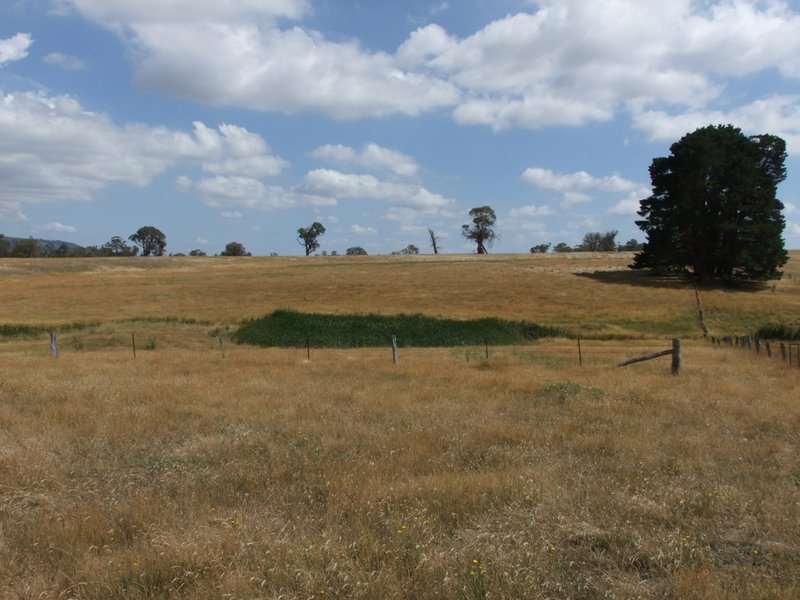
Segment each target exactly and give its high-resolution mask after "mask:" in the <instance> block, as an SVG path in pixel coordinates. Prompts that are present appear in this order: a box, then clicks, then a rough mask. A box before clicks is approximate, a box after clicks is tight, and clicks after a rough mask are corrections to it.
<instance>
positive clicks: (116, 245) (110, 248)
mask: <svg viewBox="0 0 800 600" xmlns="http://www.w3.org/2000/svg"><path fill="white" fill-rule="evenodd" d="M100 253H101V254H102V255H103V256H136V255H137V254H138V253H139V248H138V247H136V246H129V245H128V244H127V243H126V242H125V240H123V239H122V238H121V237H120V236H118V235H115V236H113V237H112V238H111V239H110V240H109V241H107V242H106V243H105V244H103V245H102V246H101V247H100Z"/></svg>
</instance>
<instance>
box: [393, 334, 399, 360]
mask: <svg viewBox="0 0 800 600" xmlns="http://www.w3.org/2000/svg"><path fill="white" fill-rule="evenodd" d="M392 362H393V363H394V364H398V363H399V362H400V359H399V358H398V357H397V337H395V336H392Z"/></svg>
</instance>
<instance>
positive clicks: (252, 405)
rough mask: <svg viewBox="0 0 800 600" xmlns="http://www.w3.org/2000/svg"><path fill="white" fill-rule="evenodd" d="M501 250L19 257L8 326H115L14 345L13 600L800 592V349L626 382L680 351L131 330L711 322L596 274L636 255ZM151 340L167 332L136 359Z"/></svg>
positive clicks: (783, 298)
mask: <svg viewBox="0 0 800 600" xmlns="http://www.w3.org/2000/svg"><path fill="white" fill-rule="evenodd" d="M475 258H476V257H470V259H469V260H468V259H467V257H453V258H449V257H443V258H442V259H441V260H440V259H438V258H435V257H430V258H427V257H426V258H425V259H423V260H416V261H415V260H412V259H401V260H398V261H394V260H392V259H390V258H385V259H367V260H355V261H350V262H346V261H345V260H344V259H342V261H334V262H332V263H330V264H328V263H326V262H325V260H328V259H318V260H312V261H309V262H308V263H306V262H304V261H302V260H297V261H293V260H291V259H278V260H275V259H273V260H274V262H271V261H270V260H269V259H258V260H254V261H252V262H251V261H248V260H240V261H236V260H219V261H218V259H213V260H212V259H208V260H203V259H199V261H198V262H195V259H192V260H189V259H183V260H178V259H167V260H164V261H159V260H154V261H132V262H131V263H130V265H131V266H126V267H124V268H128V269H133V270H129V271H121V270H119V269H118V267H117V265H123V264H125V263H117V262H113V261H111V262H108V263H105V262H103V261H88V262H86V263H81V262H80V261H75V262H72V261H63V262H62V261H54V260H51V261H38V262H37V261H32V262H26V261H23V262H15V261H8V262H2V263H1V264H0V268H3V269H5V270H4V271H0V283H2V287H0V323H33V324H52V323H69V322H74V321H97V322H98V323H99V324H98V325H96V326H95V327H94V330H92V331H91V332H89V331H86V332H83V331H82V332H79V333H77V334H76V335H77V336H78V337H79V338H85V341H81V340H80V339H79V340H78V341H79V342H81V344H83V346H82V347H80V345H79V344H77V343H76V345H75V347H73V346H72V345H70V341H69V336H70V335H71V334H65V335H62V348H63V351H62V354H61V356H60V357H59V358H58V359H57V360H56V359H52V358H50V357H49V356H48V355H47V351H46V346H43V345H42V343H41V340H39V339H34V340H28V339H17V340H12V341H6V342H4V343H3V344H2V346H3V350H4V351H3V353H2V355H0V598H30V599H33V598H44V599H47V598H82V599H106V598H287V599H307V598H315V599H322V598H368V599H383V598H408V599H412V598H413V599H422V600H426V599H433V598H637V597H639V598H726V597H727V598H787V599H788V598H796V597H797V595H798V589H800V581H799V579H800V495H799V494H800V492H799V490H800V451H798V450H800V404H798V402H797V398H798V381H799V380H798V376H800V373H799V372H798V371H797V370H795V369H793V368H789V367H788V366H786V365H784V364H782V363H781V362H780V361H779V360H769V359H767V358H766V357H764V356H757V355H755V354H753V353H746V352H744V351H737V350H732V349H721V348H715V347H712V346H711V345H708V344H706V343H704V342H702V341H689V342H688V343H686V344H685V348H684V370H683V373H682V375H681V376H680V377H677V378H674V377H671V376H670V375H669V364H668V362H669V361H668V360H667V359H660V360H659V361H653V362H649V363H643V364H640V365H635V366H632V367H628V368H626V369H619V368H616V367H615V366H614V365H615V364H616V363H617V362H619V361H620V360H621V359H623V358H626V357H628V356H630V355H631V352H633V353H634V354H636V353H638V352H639V350H644V351H647V349H650V348H649V346H652V349H661V347H662V346H663V342H662V341H659V340H654V341H645V342H638V344H640V345H641V346H642V348H640V349H636V350H631V349H630V348H629V347H628V346H626V345H623V344H620V343H610V342H603V343H600V342H593V343H591V344H587V346H586V347H585V351H586V358H587V360H586V364H585V365H584V367H582V368H581V367H579V366H578V365H577V360H576V356H575V354H576V353H575V348H574V345H573V344H572V343H571V342H567V341H553V342H547V343H541V344H534V345H530V346H522V347H511V348H494V349H492V356H491V360H490V361H488V362H487V361H485V360H482V359H481V356H482V349H480V348H473V349H470V348H459V349H406V350H402V351H401V355H400V364H399V365H393V364H392V362H391V354H390V352H389V351H388V350H353V351H333V350H326V351H322V350H312V358H311V361H309V360H307V358H306V354H305V350H283V349H269V350H264V349H253V348H246V347H238V346H231V345H229V346H228V348H227V350H228V353H227V358H225V359H223V358H222V357H221V356H220V355H219V353H218V352H217V351H216V346H215V343H216V342H215V340H214V339H213V338H210V337H209V336H208V335H207V330H208V328H209V327H210V326H209V325H206V324H202V323H201V324H187V323H180V322H177V323H175V322H150V321H133V319H134V318H136V317H148V318H151V319H159V318H165V317H181V318H187V319H199V320H202V321H207V322H208V323H213V324H217V323H232V322H234V321H236V320H238V319H240V318H243V317H247V316H254V315H259V314H262V313H263V312H266V311H268V310H270V309H271V308H274V307H278V306H289V307H291V308H298V309H301V310H326V311H329V312H350V311H356V312H367V311H374V312H394V311H398V312H408V311H409V310H413V311H415V312H426V313H429V314H441V315H445V316H464V317H466V316H479V315H480V316H482V315H487V314H490V315H498V316H506V317H513V318H527V319H531V320H537V321H541V322H545V323H548V324H553V323H557V324H574V325H576V326H579V327H580V326H582V325H585V324H586V323H592V322H596V323H597V327H596V329H595V330H596V331H603V332H609V331H612V329H613V327H611V324H613V323H614V322H617V321H620V320H621V318H623V317H624V318H629V317H628V316H626V315H623V314H622V313H624V312H625V311H627V310H629V309H630V310H633V308H634V307H635V306H637V305H640V306H641V312H639V313H636V314H637V317H636V318H637V319H640V320H641V322H642V323H644V324H646V323H647V319H653V320H654V321H656V322H659V323H666V322H672V321H675V320H676V319H677V320H680V318H682V317H680V318H679V315H680V314H682V313H680V312H679V311H677V309H675V308H674V307H673V306H672V304H674V303H677V302H678V300H680V302H683V305H682V306H683V308H682V309H681V310H683V311H688V312H689V314H690V315H691V314H692V311H693V310H694V292H693V290H688V291H687V290H686V289H685V288H683V287H680V286H678V287H654V286H641V285H635V284H630V283H609V282H603V281H599V280H598V277H593V278H592V277H585V276H581V275H575V274H574V273H571V270H575V269H577V270H581V269H582V268H584V267H581V264H585V265H589V266H591V270H595V271H599V270H600V269H601V268H612V267H614V266H615V264H616V263H615V262H614V261H620V260H621V259H620V258H619V257H616V256H608V257H605V258H603V257H591V260H597V261H598V263H597V265H594V264H592V263H590V262H586V263H582V261H581V260H580V259H579V258H575V257H570V258H568V259H562V258H560V257H557V258H554V259H553V260H552V262H548V260H549V257H548V260H538V261H537V260H530V259H528V257H519V258H516V257H497V258H494V257H492V259H493V260H494V262H492V263H488V264H487V263H485V262H484V263H475V262H474V259H475ZM604 260H605V261H606V262H602V261H604ZM570 261H573V262H570ZM53 265H57V266H53ZM476 265H477V266H476ZM617 266H618V265H617ZM99 267H103V268H104V269H105V270H103V271H98V270H96V269H97V268H99ZM9 269H16V270H9ZM548 269H552V270H548ZM584 270H585V268H584ZM403 273H407V275H403ZM502 273H505V275H506V279H507V281H506V286H505V287H502V286H501V283H502V280H503V279H502V277H501V275H500V274H502ZM470 274H471V275H472V276H474V275H476V274H477V275H480V276H481V277H480V278H481V280H484V279H488V280H490V281H492V282H493V284H492V285H495V286H498V287H497V289H498V290H499V291H498V294H499V297H500V299H503V298H504V299H505V300H504V301H500V299H491V297H490V296H491V295H490V294H488V295H487V294H484V293H482V292H488V291H491V290H492V287H491V286H489V285H488V284H485V283H482V284H480V286H479V287H477V288H476V287H470V286H469V285H468V281H467V280H465V279H464V277H466V276H469V275H470ZM403 281H406V282H407V284H405V285H401V282H403ZM537 281H538V282H539V283H538V284H537V283H536V282H537ZM10 285H13V290H14V291H11V289H10ZM448 285H450V286H452V287H453V290H454V291H453V290H450V291H448ZM319 286H323V287H324V289H325V290H326V293H327V296H325V295H320V294H319V293H318V287H319ZM426 286H427V287H426ZM484 286H485V287H484ZM794 286H795V279H794V277H792V278H791V279H787V280H785V281H783V282H781V283H779V284H778V288H777V289H776V291H775V292H772V291H766V292H756V293H752V292H749V293H748V292H727V291H713V290H711V291H704V292H703V299H704V303H705V305H706V310H710V307H713V308H714V310H720V311H724V310H727V308H726V307H730V310H731V311H732V312H736V311H739V313H737V314H738V315H739V316H736V317H735V318H734V317H731V320H732V322H734V323H737V324H738V323H741V322H742V321H741V319H743V318H744V317H742V316H741V315H749V314H752V315H753V318H754V319H756V318H758V319H760V318H761V314H762V312H759V310H761V311H766V310H767V309H766V308H764V306H763V303H764V302H765V301H770V302H774V303H775V305H776V306H780V307H782V308H781V310H784V309H785V310H787V311H789V310H792V309H795V310H796V305H794V304H792V302H794V301H795V299H796V298H797V289H796V288H795V287H794ZM565 289H566V290H568V291H571V292H573V293H577V292H580V293H581V294H584V296H585V301H584V302H581V301H580V299H577V298H569V299H563V298H561V297H560V296H558V294H559V293H560V292H561V291H562V290H565ZM257 292H258V293H261V294H262V295H261V296H260V297H253V294H256V293H257ZM395 292H396V293H395ZM628 293H630V294H632V295H633V296H632V297H628ZM548 294H550V295H548ZM45 295H47V296H48V297H47V298H43V296H45ZM637 297H638V298H639V299H640V300H641V297H647V298H648V301H649V302H651V303H652V305H651V306H647V305H646V304H645V303H644V302H641V301H640V300H639V301H637ZM123 299H127V300H125V301H123ZM482 301H483V302H484V303H483V304H482V303H481V302H482ZM562 302H563V304H564V305H566V306H570V307H571V308H570V311H571V312H569V313H563V314H562V312H559V306H560V305H561V304H562ZM612 303H616V304H614V305H613V306H612V305H610V304H612ZM615 306H617V307H618V308H619V309H620V311H621V312H617V310H616V309H615ZM759 306H761V309H759ZM795 314H796V313H795ZM726 318H728V317H727V316H725V315H722V316H721V317H720V320H719V321H717V322H724V319H726ZM582 319H585V321H582ZM132 327H135V328H136V330H137V335H139V334H138V332H139V331H140V330H141V328H148V327H150V328H152V330H153V331H154V332H155V334H156V335H158V336H159V338H158V339H159V343H158V345H157V347H156V349H155V350H154V351H152V352H146V351H141V352H140V353H139V354H138V356H137V358H136V359H135V360H134V359H133V357H132V356H131V354H130V351H129V350H128V349H127V348H126V347H125V345H126V343H127V341H126V339H127V338H126V336H127V335H129V333H130V329H131V328H132ZM642 328H643V329H644V330H645V331H647V330H646V328H645V327H644V325H642ZM621 329H623V330H626V331H627V330H629V329H625V328H621ZM653 331H656V334H654V333H653ZM647 333H648V335H651V336H652V335H658V329H657V328H654V330H650V331H647ZM187 334H191V335H189V338H190V339H191V340H192V341H190V342H186V341H185V336H186V335H187ZM664 334H666V335H669V334H672V330H665V331H664ZM167 335H172V336H173V337H171V338H164V337H162V336H167ZM182 336H183V337H182ZM182 340H183V341H182ZM665 361H666V362H665Z"/></svg>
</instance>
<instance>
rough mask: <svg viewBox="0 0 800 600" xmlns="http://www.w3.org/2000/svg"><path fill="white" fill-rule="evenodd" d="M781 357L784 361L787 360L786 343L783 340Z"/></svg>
mask: <svg viewBox="0 0 800 600" xmlns="http://www.w3.org/2000/svg"><path fill="white" fill-rule="evenodd" d="M781 358H782V359H783V362H786V344H785V343H784V342H781Z"/></svg>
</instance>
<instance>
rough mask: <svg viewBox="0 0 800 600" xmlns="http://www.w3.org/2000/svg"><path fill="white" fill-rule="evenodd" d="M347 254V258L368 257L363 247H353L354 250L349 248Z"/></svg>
mask: <svg viewBox="0 0 800 600" xmlns="http://www.w3.org/2000/svg"><path fill="white" fill-rule="evenodd" d="M345 254H346V255H347V256H367V251H366V250H364V249H363V248H362V247H361V246H353V247H352V248H348V249H347V251H346V252H345Z"/></svg>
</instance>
